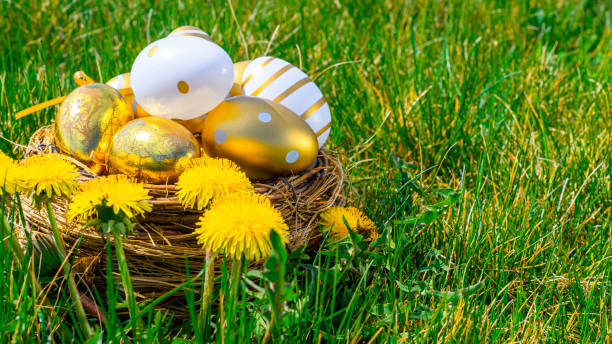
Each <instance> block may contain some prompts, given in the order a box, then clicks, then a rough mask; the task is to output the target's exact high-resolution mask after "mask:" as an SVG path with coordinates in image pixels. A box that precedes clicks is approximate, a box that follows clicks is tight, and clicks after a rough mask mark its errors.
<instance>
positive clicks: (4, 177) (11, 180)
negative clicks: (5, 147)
mask: <svg viewBox="0 0 612 344" xmlns="http://www.w3.org/2000/svg"><path fill="white" fill-rule="evenodd" d="M18 169H19V164H17V162H15V160H13V159H11V158H10V157H8V156H7V155H5V154H4V153H2V152H0V195H2V192H3V190H6V191H7V192H9V193H13V192H15V189H16V186H17V177H18V175H19V170H18Z"/></svg>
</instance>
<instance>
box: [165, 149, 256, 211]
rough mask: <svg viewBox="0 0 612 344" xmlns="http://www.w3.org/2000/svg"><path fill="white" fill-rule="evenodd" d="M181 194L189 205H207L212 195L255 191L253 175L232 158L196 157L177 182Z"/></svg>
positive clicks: (214, 196)
mask: <svg viewBox="0 0 612 344" xmlns="http://www.w3.org/2000/svg"><path fill="white" fill-rule="evenodd" d="M176 186H177V188H178V192H177V194H176V196H177V198H178V200H179V201H181V203H183V205H184V206H185V207H188V208H194V209H198V210H202V209H204V208H205V207H206V206H207V205H208V204H209V202H210V201H211V200H212V199H216V198H221V197H224V196H227V195H230V194H233V193H243V192H246V193H249V192H251V193H252V192H253V185H252V184H251V182H250V181H249V178H248V177H247V176H246V175H245V174H244V172H242V171H241V170H240V168H239V167H238V166H237V165H236V164H235V163H234V162H232V161H231V160H227V159H213V158H209V157H205V158H199V159H195V160H193V161H192V163H191V164H190V166H189V167H188V168H187V169H186V170H185V171H184V172H183V173H182V174H181V176H180V177H179V179H178V182H177V183H176Z"/></svg>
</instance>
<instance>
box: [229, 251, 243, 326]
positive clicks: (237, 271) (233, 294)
mask: <svg viewBox="0 0 612 344" xmlns="http://www.w3.org/2000/svg"><path fill="white" fill-rule="evenodd" d="M241 275H242V259H235V260H234V261H233V262H232V272H231V276H230V279H231V285H230V288H231V289H230V300H229V301H230V303H229V304H230V312H231V313H230V317H229V319H235V315H236V313H237V310H236V305H237V303H238V284H239V283H240V276H241ZM235 324H236V323H235V322H233V323H232V325H235ZM230 333H233V334H237V331H230Z"/></svg>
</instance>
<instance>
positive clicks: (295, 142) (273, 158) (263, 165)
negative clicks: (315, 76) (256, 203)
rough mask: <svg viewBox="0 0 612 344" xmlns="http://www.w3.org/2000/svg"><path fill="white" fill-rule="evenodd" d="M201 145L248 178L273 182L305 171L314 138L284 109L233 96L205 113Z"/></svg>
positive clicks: (313, 153)
mask: <svg viewBox="0 0 612 344" xmlns="http://www.w3.org/2000/svg"><path fill="white" fill-rule="evenodd" d="M202 146H203V147H204V150H205V151H206V153H207V154H208V155H210V156H213V157H222V158H227V159H230V160H233V161H234V162H236V163H237V164H238V165H239V166H240V167H241V168H242V169H243V170H244V172H245V173H246V174H247V176H249V177H250V178H253V179H260V180H263V179H272V178H276V177H279V176H285V175H291V174H294V173H298V172H300V171H303V170H305V169H307V168H308V167H310V166H311V165H312V163H313V162H314V161H315V159H316V157H317V154H318V150H319V147H318V144H317V137H316V136H315V134H314V132H313V131H312V129H310V127H309V126H308V124H306V122H304V121H303V120H301V119H300V118H299V117H298V116H296V115H295V114H294V113H293V112H292V111H291V110H289V109H287V108H286V107H284V106H282V105H280V104H277V103H274V102H272V101H269V100H265V99H262V98H257V97H246V96H241V97H232V98H228V99H226V100H225V101H223V102H222V103H221V104H219V106H217V107H216V108H214V109H213V110H212V111H210V112H209V113H208V115H207V116H206V118H205V119H204V123H203V128H202Z"/></svg>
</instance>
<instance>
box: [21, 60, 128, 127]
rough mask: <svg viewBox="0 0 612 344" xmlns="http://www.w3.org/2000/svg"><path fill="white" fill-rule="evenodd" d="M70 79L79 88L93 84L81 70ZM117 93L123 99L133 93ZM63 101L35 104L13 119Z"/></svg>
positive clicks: (62, 97) (56, 99) (60, 99)
mask: <svg viewBox="0 0 612 344" xmlns="http://www.w3.org/2000/svg"><path fill="white" fill-rule="evenodd" d="M72 78H73V79H74V82H75V83H76V84H77V85H79V86H83V85H89V84H93V83H94V80H93V79H92V78H90V77H89V76H88V75H87V74H85V72H83V71H82V70H80V71H78V72H76V73H74V75H73V76H72ZM119 93H121V95H122V96H124V97H129V96H133V95H134V92H133V91H132V89H131V88H122V89H120V90H119ZM64 99H66V96H61V97H57V98H55V99H51V100H47V101H46V102H42V103H40V104H36V105H34V106H31V107H29V108H27V109H25V110H21V111H19V112H17V113H16V114H15V119H20V118H23V117H25V116H28V115H31V114H33V113H34V112H37V111H40V110H42V109H46V108H48V107H50V106H53V105H57V104H59V103H61V102H63V101H64Z"/></svg>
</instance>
